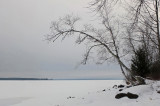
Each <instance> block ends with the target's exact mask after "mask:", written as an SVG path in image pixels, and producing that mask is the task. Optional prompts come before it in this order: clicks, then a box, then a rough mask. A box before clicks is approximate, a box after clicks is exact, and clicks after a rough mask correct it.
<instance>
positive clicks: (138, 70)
mask: <svg viewBox="0 0 160 106" xmlns="http://www.w3.org/2000/svg"><path fill="white" fill-rule="evenodd" d="M150 66H151V62H150V61H149V59H148V54H147V52H146V51H145V50H144V48H143V46H142V47H139V48H138V49H137V50H136V52H135V54H134V56H133V57H132V59H131V70H132V72H131V73H130V76H131V77H132V78H133V79H134V80H138V82H139V83H144V80H143V78H146V77H147V75H149V73H150ZM136 76H138V77H136Z"/></svg>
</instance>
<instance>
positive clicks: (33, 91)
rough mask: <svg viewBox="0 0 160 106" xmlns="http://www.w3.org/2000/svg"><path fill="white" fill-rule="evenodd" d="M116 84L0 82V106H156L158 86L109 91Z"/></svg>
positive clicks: (159, 101)
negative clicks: (136, 97)
mask: <svg viewBox="0 0 160 106" xmlns="http://www.w3.org/2000/svg"><path fill="white" fill-rule="evenodd" d="M119 84H124V82H123V81H120V80H119V81H118V80H114V81H113V80H78V81H76V80H75V81H73V80H71V81H0V106H159V104H160V94H158V93H157V90H160V83H159V82H154V83H149V84H148V85H140V86H135V87H131V88H123V90H122V91H119V89H120V88H112V87H113V86H114V85H119ZM127 92H131V93H136V94H138V95H139V98H138V99H128V98H127V97H124V98H121V99H115V95H116V94H118V93H127Z"/></svg>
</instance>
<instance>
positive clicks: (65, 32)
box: [47, 0, 160, 80]
mask: <svg viewBox="0 0 160 106" xmlns="http://www.w3.org/2000/svg"><path fill="white" fill-rule="evenodd" d="M118 3H125V4H127V5H126V7H127V9H126V10H129V12H128V13H127V18H126V20H123V21H122V20H121V18H119V17H118V15H117V12H116V11H117V10H116V9H115V8H117V7H118V6H119V4H118ZM117 4H118V5H117ZM89 8H90V9H91V10H92V11H93V12H96V13H97V14H98V16H99V19H100V22H101V25H102V28H100V29H97V28H95V27H93V26H91V25H84V26H83V28H82V29H79V27H77V26H78V25H77V23H78V22H79V21H80V18H79V17H76V16H73V15H67V16H65V17H63V18H59V20H57V21H54V22H53V23H52V26H51V34H49V35H48V36H47V40H49V41H53V42H54V41H56V40H57V39H59V38H61V39H62V40H64V39H65V38H66V37H72V36H77V39H76V43H77V44H81V43H83V42H86V43H87V51H86V53H85V55H84V58H83V61H82V64H86V63H87V61H88V60H89V59H90V56H91V54H92V51H94V52H95V53H97V57H98V59H97V63H100V64H102V63H104V62H105V61H107V60H110V59H114V60H116V62H117V63H118V64H119V66H120V68H121V71H122V74H123V75H124V77H125V78H126V79H127V80H129V79H128V78H127V74H126V71H127V72H131V69H130V68H129V67H128V66H127V65H126V64H125V62H124V59H123V58H124V57H125V56H126V55H127V54H128V53H130V52H131V51H132V52H135V50H136V48H137V47H138V45H142V44H143V45H144V47H145V49H146V51H147V52H148V51H149V50H150V51H151V49H152V50H155V51H157V52H158V55H159V57H160V32H159V0H129V1H125V0H93V1H92V2H91V3H90V4H89ZM126 21H127V23H126V25H124V23H125V22H126ZM122 23H123V24H122ZM124 26H125V27H124ZM124 28H125V31H124ZM124 40H125V41H127V42H128V46H129V47H130V48H131V50H130V49H128V52H126V54H124V52H122V51H123V47H124V46H125V45H124V43H122V41H124ZM148 53H150V54H153V53H151V52H148Z"/></svg>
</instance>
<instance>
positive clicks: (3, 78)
mask: <svg viewBox="0 0 160 106" xmlns="http://www.w3.org/2000/svg"><path fill="white" fill-rule="evenodd" d="M0 80H50V79H48V78H0Z"/></svg>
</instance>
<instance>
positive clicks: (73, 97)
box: [67, 96, 76, 99]
mask: <svg viewBox="0 0 160 106" xmlns="http://www.w3.org/2000/svg"><path fill="white" fill-rule="evenodd" d="M71 98H76V97H74V96H69V97H67V99H71Z"/></svg>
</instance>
